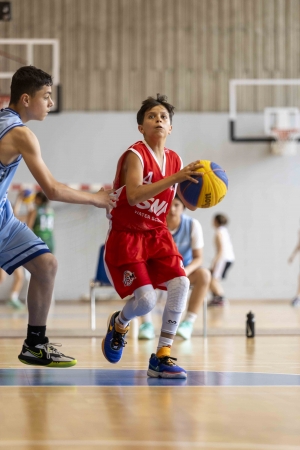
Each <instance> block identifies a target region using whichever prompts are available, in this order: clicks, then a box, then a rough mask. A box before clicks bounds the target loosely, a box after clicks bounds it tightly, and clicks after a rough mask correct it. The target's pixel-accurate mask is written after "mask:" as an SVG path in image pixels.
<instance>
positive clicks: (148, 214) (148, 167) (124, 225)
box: [111, 141, 182, 231]
mask: <svg viewBox="0 0 300 450" xmlns="http://www.w3.org/2000/svg"><path fill="white" fill-rule="evenodd" d="M128 151H132V152H134V153H135V154H136V155H137V156H138V158H139V159H140V161H141V164H142V167H143V184H151V183H155V182H156V181H159V180H161V179H163V178H165V177H168V176H170V175H173V174H174V173H176V172H178V171H179V170H181V169H182V161H181V158H180V157H179V156H178V155H177V153H175V152H174V151H173V150H169V149H167V148H165V149H164V160H163V168H162V170H161V169H160V166H159V164H158V161H157V158H156V155H155V153H154V152H153V150H152V149H151V148H150V147H149V145H148V144H147V143H146V142H145V141H138V142H136V143H135V144H133V145H132V146H131V147H129V148H128V149H127V150H126V152H125V153H123V155H122V156H121V158H120V159H119V161H118V166H117V172H116V177H115V180H114V184H113V187H114V189H116V192H117V194H118V199H117V203H116V204H117V206H116V207H115V208H113V210H112V212H111V224H112V229H115V230H120V231H125V230H139V231H142V230H151V229H154V228H158V227H161V226H164V227H165V226H166V216H167V214H168V211H169V209H170V206H171V202H172V200H173V198H174V196H175V193H176V188H177V185H176V186H171V187H170V188H168V189H166V190H165V191H163V192H161V193H160V194H157V195H156V196H155V197H153V198H150V199H149V200H146V201H144V202H141V203H139V204H137V205H135V206H130V205H129V203H128V200H127V196H126V186H125V185H124V186H120V174H121V168H122V164H123V161H124V158H125V156H126V154H127V152H128Z"/></svg>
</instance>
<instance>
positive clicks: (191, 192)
mask: <svg viewBox="0 0 300 450" xmlns="http://www.w3.org/2000/svg"><path fill="white" fill-rule="evenodd" d="M200 164H202V165H203V167H200V168H199V169H198V170H197V172H201V173H202V174H203V175H201V176H199V177H196V176H194V177H193V178H197V180H198V183H193V182H192V181H189V180H187V181H183V182H182V183H180V184H179V186H178V188H179V191H180V193H181V195H182V197H183V198H184V199H185V201H186V202H187V203H188V204H190V205H191V206H193V207H196V208H210V207H211V206H215V205H217V204H218V203H220V201H221V200H223V198H224V197H225V195H226V193H227V189H228V178H227V175H226V173H225V170H223V169H222V167H220V166H219V165H218V164H216V163H214V162H211V161H206V160H201V161H200Z"/></svg>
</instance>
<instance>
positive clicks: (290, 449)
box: [0, 439, 300, 450]
mask: <svg viewBox="0 0 300 450" xmlns="http://www.w3.org/2000/svg"><path fill="white" fill-rule="evenodd" d="M24 445H27V446H33V447H36V446H45V445H48V446H58V445H64V446H69V447H72V446H74V447H78V446H84V447H95V446H101V447H100V448H105V447H110V446H125V445H127V446H131V447H139V448H143V447H150V448H153V447H170V446H172V447H173V448H180V447H182V448H206V449H207V448H210V449H213V448H215V449H225V450H226V449H229V450H235V449H236V450H254V449H255V450H299V449H300V446H298V445H297V446H295V445H277V444H256V443H253V444H250V443H231V442H228V443H227V442H209V441H208V442H189V441H183V442H178V441H177V442H176V441H123V440H119V441H112V440H111V441H104V440H89V441H88V440H82V441H80V440H78V439H77V440H44V441H43V440H39V441H32V440H19V441H17V440H14V441H12V440H11V441H10V440H8V441H0V447H5V446H7V448H10V447H11V446H15V447H18V446H24Z"/></svg>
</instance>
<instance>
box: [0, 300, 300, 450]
mask: <svg viewBox="0 0 300 450" xmlns="http://www.w3.org/2000/svg"><path fill="white" fill-rule="evenodd" d="M118 306H119V305H118V304H117V303H116V302H111V303H109V302H98V303H97V323H98V325H99V328H98V329H97V333H96V334H95V337H89V331H88V324H89V321H88V311H89V308H88V305H87V304H84V303H83V304H81V303H76V304H73V305H65V304H57V305H56V306H55V308H53V309H52V314H51V316H50V318H49V332H48V335H49V336H50V337H52V336H54V335H56V336H59V335H61V336H63V337H60V338H57V337H55V338H54V339H51V341H52V342H61V343H62V344H63V347H62V351H63V352H64V353H65V354H69V355H72V356H75V357H76V358H77V359H78V365H77V366H75V367H74V368H70V369H39V368H33V367H28V366H25V365H22V364H21V363H19V361H18V359H17V355H18V353H19V352H20V349H21V345H22V340H23V336H24V332H25V327H26V323H27V319H26V313H18V312H12V311H11V310H10V309H9V308H8V307H7V306H5V305H3V304H2V305H0V329H1V333H2V334H1V336H3V337H2V338H1V339H0V405H1V406H0V448H5V449H12V450H14V449H19V450H25V449H26V450H29V449H30V450H31V449H41V450H45V449H51V450H52V449H54V448H55V449H58V450H62V449H70V448H76V449H82V450H85V449H92V448H99V449H112V450H114V449H118V450H119V449H122V450H129V449H132V448H137V449H185V448H186V449H190V448H195V449H196V448H199V449H207V450H213V449H226V450H227V449H228V450H230V449H237V450H238V449H241V450H244V449H245V450H248V449H249V450H250V449H261V450H293V449H300V425H299V424H300V401H299V398H300V335H298V329H299V328H300V327H299V320H300V311H299V310H297V309H293V308H291V307H290V305H289V303H288V302H252V303H251V302H230V303H229V304H228V305H227V306H226V307H225V308H217V309H212V310H209V311H208V327H209V330H210V335H209V336H208V338H207V339H204V338H203V337H202V336H201V335H200V334H201V317H199V320H198V321H197V324H196V330H195V336H194V337H193V338H192V339H191V340H190V341H182V340H180V339H179V338H176V341H175V344H174V347H173V355H174V356H175V357H177V358H178V362H179V364H180V365H182V366H183V367H184V368H186V369H187V371H188V378H187V380H186V381H185V380H157V379H149V378H147V376H146V369H147V363H148V359H149V356H150V354H151V352H153V351H155V346H156V340H155V341H144V342H143V341H138V340H137V339H135V338H134V337H133V336H131V337H128V344H127V346H126V348H125V352H124V356H123V358H122V360H121V362H120V363H119V364H118V365H111V364H109V363H108V362H107V361H106V360H105V359H104V357H103V355H102V352H101V340H102V338H101V337H100V335H101V334H102V335H103V332H104V329H105V323H106V317H107V315H108V313H109V312H110V311H111V310H115V309H118ZM249 308H250V309H252V310H253V311H254V313H255V316H256V320H257V329H258V331H259V333H258V335H257V336H256V337H255V339H246V338H245V336H244V322H245V315H246V313H247V312H248V311H249ZM160 314H161V311H160V307H158V308H157V311H156V312H155V314H154V323H155V326H156V328H157V331H158V329H159V317H160ZM76 329H77V331H78V335H80V334H81V335H82V336H81V337H76V338H75V337H70V336H69V337H66V336H68V334H69V335H72V336H73V335H74V336H75V332H76ZM60 330H62V331H60ZM13 332H14V335H15V336H18V337H12V335H13ZM84 332H86V336H84ZM5 333H6V337H5ZM21 336H22V337H21Z"/></svg>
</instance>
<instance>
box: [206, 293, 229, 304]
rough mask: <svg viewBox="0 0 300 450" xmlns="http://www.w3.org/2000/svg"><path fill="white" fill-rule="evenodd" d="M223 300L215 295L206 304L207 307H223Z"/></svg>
mask: <svg viewBox="0 0 300 450" xmlns="http://www.w3.org/2000/svg"><path fill="white" fill-rule="evenodd" d="M224 304H225V299H224V297H221V296H219V295H215V296H214V297H213V298H212V299H211V300H210V301H209V302H208V303H207V306H224Z"/></svg>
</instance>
